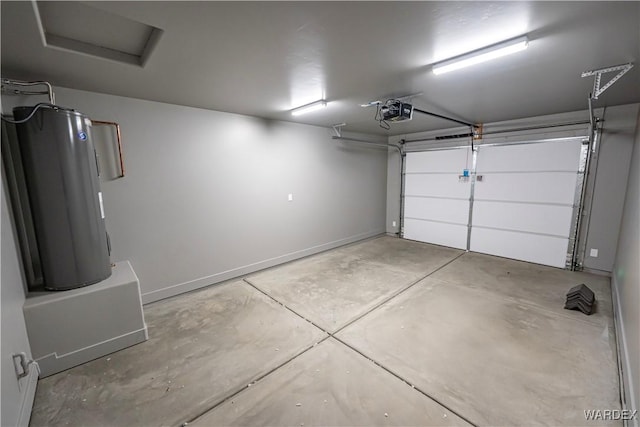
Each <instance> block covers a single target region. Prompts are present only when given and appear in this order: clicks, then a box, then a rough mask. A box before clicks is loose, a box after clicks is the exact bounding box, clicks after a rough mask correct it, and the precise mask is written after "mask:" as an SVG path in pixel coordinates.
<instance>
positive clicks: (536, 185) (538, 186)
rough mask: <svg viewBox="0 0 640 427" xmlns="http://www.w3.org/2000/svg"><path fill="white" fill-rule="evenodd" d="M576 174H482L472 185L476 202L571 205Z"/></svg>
mask: <svg viewBox="0 0 640 427" xmlns="http://www.w3.org/2000/svg"><path fill="white" fill-rule="evenodd" d="M577 177H578V175H577V172H546V173H534V172H528V173H497V174H484V175H482V181H479V182H477V183H476V186H475V195H474V198H475V199H477V200H508V201H519V202H534V203H560V204H573V199H574V196H575V191H576V180H577Z"/></svg>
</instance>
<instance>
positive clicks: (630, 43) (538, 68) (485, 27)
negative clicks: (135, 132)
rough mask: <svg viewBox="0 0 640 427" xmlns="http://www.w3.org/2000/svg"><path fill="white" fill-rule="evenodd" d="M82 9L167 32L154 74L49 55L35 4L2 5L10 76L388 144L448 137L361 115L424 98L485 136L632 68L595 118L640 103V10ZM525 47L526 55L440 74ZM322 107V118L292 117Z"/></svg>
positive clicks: (569, 103)
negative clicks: (599, 74)
mask: <svg viewBox="0 0 640 427" xmlns="http://www.w3.org/2000/svg"><path fill="white" fill-rule="evenodd" d="M84 3H85V4H88V5H91V6H92V7H95V8H99V9H101V10H103V11H108V12H111V13H114V14H117V15H119V16H122V17H125V18H128V19H131V20H134V21H138V22H141V23H145V24H148V25H150V26H153V27H157V28H160V29H162V30H164V34H163V36H162V38H161V39H160V41H159V43H158V45H157V48H156V50H155V51H154V52H153V54H152V55H151V57H150V58H149V60H148V62H147V63H146V65H145V67H139V66H136V65H130V64H122V63H118V62H113V61H108V60H104V59H99V58H95V57H91V56H86V55H80V54H77V53H72V52H66V51H61V50H59V49H53V48H50V47H44V46H43V44H42V41H41V38H40V34H39V32H38V27H37V23H36V18H35V14H34V8H33V5H32V4H31V2H10V1H4V0H3V1H2V2H1V8H2V10H1V12H2V57H1V66H2V76H3V77H12V78H22V79H38V80H47V81H50V82H52V83H53V84H54V85H59V86H66V87H72V88H77V89H84V90H90V91H96V92H103V93H109V94H115V95H123V96H130V97H135V98H142V99H149V100H154V101H161V102H168V103H172V104H179V105H188V106H193V107H200V108H207V109H213V110H221V111H229V112H237V113H242V114H248V115H252V116H259V117H264V118H268V119H278V120H288V121H296V122H301V123H309V124H314V125H321V126H330V125H332V124H335V123H340V122H346V123H347V127H345V128H344V129H345V130H350V131H360V132H367V133H378V134H382V135H398V134H404V133H409V132H416V131H422V130H430V129H438V128H446V127H451V124H450V123H449V122H446V121H443V120H440V119H435V118H431V117H428V116H424V115H419V114H415V115H414V118H413V120H412V121H411V122H405V123H397V124H393V125H392V128H391V130H390V131H385V130H383V129H381V128H379V126H378V124H377V122H375V121H374V118H373V116H374V113H375V111H374V110H375V109H374V108H366V109H365V108H361V107H359V104H361V103H364V102H367V101H370V100H375V99H382V100H384V99H386V98H388V97H397V96H402V95H407V94H412V93H418V92H421V93H422V95H420V96H418V97H415V98H413V100H412V102H413V104H414V105H415V106H417V107H420V108H422V109H425V110H428V111H432V112H435V113H440V114H444V115H449V116H452V117H456V118H461V119H464V120H468V121H472V122H477V123H487V122H493V121H500V120H509V119H514V118H521V117H530V116H536V115H543V114H552V113H557V112H566V111H575V110H582V109H586V107H587V96H588V94H589V92H590V90H591V88H592V85H593V79H592V78H584V79H583V78H581V77H580V74H581V73H582V72H583V71H587V70H590V69H595V68H602V67H606V66H610V65H617V64H622V63H626V62H635V63H636V66H635V67H634V68H633V69H632V70H631V71H630V72H629V73H627V74H626V75H625V76H624V77H623V78H622V79H620V80H619V81H618V82H617V83H615V84H614V85H613V86H612V87H611V88H610V89H608V90H607V91H606V92H605V93H604V94H603V95H602V97H601V99H600V100H598V101H597V102H596V103H595V106H603V105H617V104H625V103H632V102H640V61H639V59H640V24H639V23H640V2H638V1H631V2H610V1H603V2H596V1H593V2H592V1H587V2H524V1H523V2H521V1H514V2H182V1H179V2H152V1H139V2H127V1H122V2H84ZM116 33H117V32H116ZM523 34H527V35H528V36H529V39H530V44H529V48H528V49H527V50H526V51H523V52H520V53H517V54H514V55H511V56H509V57H504V58H501V59H498V60H496V61H492V62H490V63H485V64H481V65H478V66H475V67H472V68H467V69H464V70H459V71H456V72H452V73H448V74H444V75H439V76H435V75H433V74H432V73H431V72H430V64H433V63H434V62H437V61H440V60H443V59H446V58H449V57H452V56H455V55H457V54H460V53H464V52H466V51H469V50H473V49H477V48H480V47H483V46H487V45H490V44H493V43H496V42H499V41H501V40H505V39H509V38H512V37H515V36H520V35H523ZM320 98H325V99H327V100H328V101H329V102H330V104H329V106H328V107H327V108H326V109H325V110H323V111H321V112H319V113H312V114H309V115H304V116H299V117H292V116H291V114H290V109H291V108H293V107H295V106H299V105H302V104H305V103H309V102H312V101H315V100H317V99H320ZM69 107H73V106H69Z"/></svg>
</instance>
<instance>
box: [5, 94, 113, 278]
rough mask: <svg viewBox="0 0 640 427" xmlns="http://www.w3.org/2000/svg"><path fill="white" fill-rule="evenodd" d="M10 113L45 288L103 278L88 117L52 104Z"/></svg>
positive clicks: (102, 234)
mask: <svg viewBox="0 0 640 427" xmlns="http://www.w3.org/2000/svg"><path fill="white" fill-rule="evenodd" d="M13 116H14V118H15V120H16V122H18V123H19V124H17V125H16V131H17V134H18V141H19V146H20V154H21V157H22V164H23V169H24V176H25V181H26V187H27V193H28V195H29V203H30V205H31V214H32V217H33V225H34V229H35V236H36V240H37V246H38V253H39V256H40V263H41V268H42V275H43V278H44V286H45V288H46V289H49V290H66V289H73V288H79V287H82V286H86V285H90V284H93V283H96V282H99V281H101V280H104V279H106V278H108V277H109V276H110V275H111V262H110V259H109V252H110V249H109V239H108V236H107V233H106V228H105V221H104V207H103V204H102V193H101V191H100V181H99V177H98V166H97V159H96V153H95V150H94V146H93V142H92V138H91V120H89V118H88V117H87V116H85V115H84V114H82V113H79V112H77V111H74V110H70V109H66V108H62V107H57V106H53V105H46V106H45V107H42V106H40V107H38V106H36V107H16V108H14V109H13Z"/></svg>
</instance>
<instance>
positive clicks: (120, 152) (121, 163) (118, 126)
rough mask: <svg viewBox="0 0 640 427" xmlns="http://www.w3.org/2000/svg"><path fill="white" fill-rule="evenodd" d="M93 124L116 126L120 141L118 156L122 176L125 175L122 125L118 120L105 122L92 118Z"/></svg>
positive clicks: (117, 136)
mask: <svg viewBox="0 0 640 427" xmlns="http://www.w3.org/2000/svg"><path fill="white" fill-rule="evenodd" d="M91 124H92V125H106V126H115V128H116V138H117V141H118V156H119V158H120V178H123V177H124V155H123V154H122V138H121V135H120V125H119V124H117V123H116V122H105V121H102V120H91Z"/></svg>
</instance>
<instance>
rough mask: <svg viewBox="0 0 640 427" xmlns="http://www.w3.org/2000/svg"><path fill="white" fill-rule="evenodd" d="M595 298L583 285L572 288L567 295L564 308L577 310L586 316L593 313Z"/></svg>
mask: <svg viewBox="0 0 640 427" xmlns="http://www.w3.org/2000/svg"><path fill="white" fill-rule="evenodd" d="M595 303H596V296H595V294H594V293H593V291H592V290H591V289H589V288H588V287H587V285H585V284H584V283H582V284H580V285H578V286H574V287H573V288H571V289H569V292H568V293H567V301H566V303H565V304H564V308H566V309H567V310H579V311H581V312H583V313H584V314H586V315H590V314H591V313H593V309H594V307H595Z"/></svg>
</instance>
